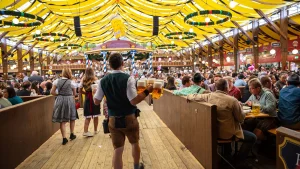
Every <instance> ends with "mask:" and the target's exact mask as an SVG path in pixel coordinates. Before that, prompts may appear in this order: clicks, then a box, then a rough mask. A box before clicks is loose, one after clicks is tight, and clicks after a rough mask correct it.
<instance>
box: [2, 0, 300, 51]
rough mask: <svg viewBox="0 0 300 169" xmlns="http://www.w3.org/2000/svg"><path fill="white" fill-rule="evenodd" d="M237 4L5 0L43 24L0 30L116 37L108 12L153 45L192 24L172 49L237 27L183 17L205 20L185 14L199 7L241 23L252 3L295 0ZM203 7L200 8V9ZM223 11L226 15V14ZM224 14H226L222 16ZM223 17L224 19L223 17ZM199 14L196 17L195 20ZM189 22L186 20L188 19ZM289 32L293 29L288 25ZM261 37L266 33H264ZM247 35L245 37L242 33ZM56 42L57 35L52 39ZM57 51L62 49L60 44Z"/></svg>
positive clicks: (5, 6)
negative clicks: (154, 33)
mask: <svg viewBox="0 0 300 169" xmlns="http://www.w3.org/2000/svg"><path fill="white" fill-rule="evenodd" d="M234 1H235V2H237V6H236V7H234V8H230V7H229V3H230V0H213V1H204V0H192V1H191V0H172V1H161V0H143V1H141V0H114V1H111V0H68V1H47V0H30V1H28V0H19V1H16V3H15V4H14V3H12V2H11V1H10V0H3V1H1V4H0V9H2V10H11V11H19V12H21V13H22V12H26V13H29V14H31V15H34V16H37V18H38V17H40V18H42V19H43V20H44V24H42V25H39V26H36V27H31V28H29V27H25V28H20V27H15V26H7V25H0V33H2V32H6V31H8V32H9V33H8V34H7V37H9V38H10V40H12V41H15V42H17V41H18V40H20V39H21V38H22V37H23V36H26V39H25V40H24V43H25V44H26V45H32V44H33V43H34V40H33V38H34V37H33V36H35V35H36V34H35V32H36V30H40V31H41V33H42V34H43V33H47V32H52V33H60V34H65V35H67V36H69V37H70V39H68V40H67V41H66V43H68V44H79V45H80V44H84V43H95V44H100V43H104V42H106V41H108V40H111V39H112V38H114V34H113V32H114V30H113V26H112V25H111V20H112V18H114V17H116V16H118V17H119V18H120V19H121V20H122V22H123V27H122V29H123V28H124V31H125V37H126V38H127V39H129V40H131V41H134V42H138V43H147V42H152V43H153V44H155V45H162V44H171V40H172V39H168V38H167V37H166V35H167V34H168V33H171V32H189V30H190V29H191V28H192V29H193V33H195V34H196V36H195V38H193V39H182V40H176V41H175V44H176V45H177V46H178V47H177V48H176V49H177V50H179V49H182V48H186V47H189V46H190V45H191V44H194V43H195V42H194V40H195V39H196V40H198V41H199V40H200V41H203V40H205V38H204V37H203V36H202V35H203V34H205V35H207V36H208V37H212V36H214V35H215V34H217V32H216V31H215V29H214V28H218V29H219V30H221V31H222V32H226V31H228V30H230V29H231V28H233V27H235V26H234V25H233V24H232V23H231V22H224V23H220V24H218V25H214V26H206V27H201V26H195V25H194V26H193V25H189V24H187V23H186V21H187V20H188V21H189V22H202V21H205V17H206V15H203V16H202V15H198V16H197V18H193V17H192V18H188V16H189V14H192V13H195V12H196V13H198V14H199V11H203V10H206V11H214V10H217V11H227V12H228V17H229V13H230V14H231V16H232V17H231V20H234V21H236V22H238V23H239V24H240V25H242V26H243V25H244V24H246V23H248V22H249V20H250V19H255V18H260V16H259V15H258V14H257V13H256V12H255V10H254V9H261V10H262V11H263V12H264V13H266V14H270V13H273V12H274V11H276V10H277V9H278V8H280V7H283V6H286V5H290V4H292V3H293V2H296V1H292V2H288V1H285V0H276V1H273V2H269V1H267V0H255V1H245V0H234ZM200 13H201V12H200ZM74 16H80V21H81V30H82V33H83V36H82V37H81V38H78V37H76V36H75V32H74V23H73V17H74ZM153 16H159V23H160V24H159V35H158V36H152V27H153V25H152V23H153V18H152V17H153ZM14 17H15V16H9V15H5V16H0V22H1V23H4V22H9V21H12V20H13V19H14ZM225 17H226V16H225ZM185 18H188V19H186V20H185ZM209 18H210V20H211V22H217V21H218V20H222V19H224V17H221V16H219V15H217V14H214V13H213V12H212V13H211V14H210V16H209ZM226 18H227V17H226ZM226 18H225V19H226ZM196 19H197V20H196ZM19 20H20V23H25V22H27V21H28V20H27V19H26V18H24V17H20V18H19ZM189 22H188V23H189ZM291 32H293V30H291ZM264 38H265V37H264ZM245 39H247V38H245ZM55 42H56V41H55ZM58 43H59V42H56V43H53V42H52V41H41V42H39V43H38V44H37V45H36V47H37V48H44V47H46V46H47V48H46V50H47V51H52V50H54V49H57V47H58V45H59V44H58ZM58 51H60V49H58Z"/></svg>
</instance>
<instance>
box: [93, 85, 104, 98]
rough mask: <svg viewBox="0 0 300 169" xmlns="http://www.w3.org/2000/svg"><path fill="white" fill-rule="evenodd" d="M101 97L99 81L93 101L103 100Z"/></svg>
mask: <svg viewBox="0 0 300 169" xmlns="http://www.w3.org/2000/svg"><path fill="white" fill-rule="evenodd" d="M103 97H104V92H103V90H102V87H101V80H100V81H99V83H98V87H97V91H96V93H95V95H94V99H97V100H100V101H101V100H102V99H103Z"/></svg>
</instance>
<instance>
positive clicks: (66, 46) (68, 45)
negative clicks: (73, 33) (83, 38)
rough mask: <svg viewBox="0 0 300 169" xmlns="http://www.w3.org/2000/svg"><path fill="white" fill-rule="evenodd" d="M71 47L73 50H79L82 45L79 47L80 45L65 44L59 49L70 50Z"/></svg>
mask: <svg viewBox="0 0 300 169" xmlns="http://www.w3.org/2000/svg"><path fill="white" fill-rule="evenodd" d="M69 47H70V48H71V49H77V48H80V47H81V45H78V44H64V45H63V46H61V45H59V46H57V48H59V49H69Z"/></svg>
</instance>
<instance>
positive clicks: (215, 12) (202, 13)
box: [184, 10, 232, 26]
mask: <svg viewBox="0 0 300 169" xmlns="http://www.w3.org/2000/svg"><path fill="white" fill-rule="evenodd" d="M198 15H199V16H206V15H224V16H226V17H225V18H224V19H220V20H218V21H216V22H214V21H210V22H194V21H189V19H191V18H193V17H195V16H198ZM231 17H232V14H231V13H230V12H228V11H222V10H201V11H198V12H193V13H190V14H188V15H187V16H186V17H184V22H186V23H187V24H190V25H194V26H210V25H218V24H221V23H224V22H226V21H229V20H230V19H231Z"/></svg>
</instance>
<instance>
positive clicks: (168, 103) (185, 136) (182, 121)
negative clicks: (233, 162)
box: [153, 90, 217, 169]
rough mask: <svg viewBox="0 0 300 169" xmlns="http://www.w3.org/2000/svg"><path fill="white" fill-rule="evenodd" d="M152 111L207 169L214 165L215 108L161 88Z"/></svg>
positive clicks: (212, 167) (215, 162)
mask: <svg viewBox="0 0 300 169" xmlns="http://www.w3.org/2000/svg"><path fill="white" fill-rule="evenodd" d="M153 110H154V111H155V113H156V114H157V115H158V116H159V117H160V118H161V120H162V121H163V122H164V123H165V124H166V125H167V126H168V127H169V128H170V130H171V131H172V132H173V133H174V134H175V135H176V136H177V137H178V139H179V140H180V141H181V142H182V143H183V144H184V145H185V147H186V148H187V149H188V150H190V151H191V153H192V154H193V155H194V156H195V157H196V159H197V160H198V161H199V162H200V163H201V164H202V166H203V167H204V168H206V169H215V168H217V107H216V106H215V105H212V104H208V103H197V102H191V103H187V101H186V98H184V97H181V96H175V95H173V94H172V92H171V91H169V90H164V93H163V96H162V97H161V98H160V99H157V100H156V99H153Z"/></svg>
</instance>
